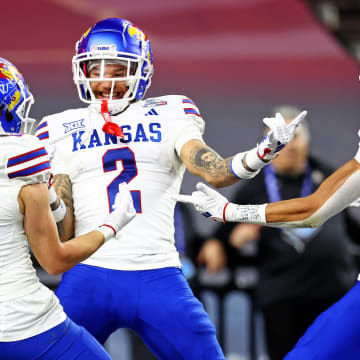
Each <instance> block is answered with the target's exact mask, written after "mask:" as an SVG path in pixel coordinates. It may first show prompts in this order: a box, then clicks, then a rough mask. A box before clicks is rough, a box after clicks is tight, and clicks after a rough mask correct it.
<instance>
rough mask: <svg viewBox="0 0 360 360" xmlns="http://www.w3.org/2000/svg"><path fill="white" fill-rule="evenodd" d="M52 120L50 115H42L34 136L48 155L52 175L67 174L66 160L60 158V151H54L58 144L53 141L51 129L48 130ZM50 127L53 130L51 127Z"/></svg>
mask: <svg viewBox="0 0 360 360" xmlns="http://www.w3.org/2000/svg"><path fill="white" fill-rule="evenodd" d="M55 120H56V119H55ZM52 121H54V119H51V117H50V116H46V117H44V118H43V119H42V120H41V121H40V123H39V125H38V127H37V128H36V130H35V136H36V137H37V138H38V139H39V140H40V142H42V143H43V146H45V149H46V150H47V152H48V154H49V156H50V160H51V168H52V173H53V174H54V175H56V174H69V168H68V161H67V160H66V159H63V158H62V155H61V152H57V151H56V147H57V145H58V144H56V143H54V135H53V131H50V128H51V126H50V124H51V122H52ZM51 129H52V130H53V128H51ZM55 142H57V141H55Z"/></svg>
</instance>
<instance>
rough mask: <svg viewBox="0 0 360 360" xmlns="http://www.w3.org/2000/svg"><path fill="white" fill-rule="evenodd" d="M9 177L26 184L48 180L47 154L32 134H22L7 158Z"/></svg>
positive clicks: (48, 160) (48, 164)
mask: <svg viewBox="0 0 360 360" xmlns="http://www.w3.org/2000/svg"><path fill="white" fill-rule="evenodd" d="M6 173H7V176H8V178H9V179H14V180H21V181H23V182H25V184H26V185H28V184H35V183H42V182H48V180H49V177H50V175H51V166H50V159H49V155H48V153H47V151H46V149H45V147H44V145H43V144H41V142H40V141H39V140H38V139H37V138H36V137H35V136H33V135H25V134H24V135H22V136H21V137H19V139H18V142H17V143H16V146H15V147H14V148H13V149H12V151H11V154H10V155H9V156H8V158H7V162H6Z"/></svg>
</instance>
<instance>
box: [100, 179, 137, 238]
mask: <svg viewBox="0 0 360 360" xmlns="http://www.w3.org/2000/svg"><path fill="white" fill-rule="evenodd" d="M113 209H114V210H113V211H112V212H111V213H110V214H109V215H108V216H107V217H106V219H105V221H104V224H103V225H101V226H99V227H98V228H97V230H99V231H101V232H102V233H103V234H104V238H105V241H108V240H110V239H111V238H113V237H115V236H116V234H117V232H118V231H119V230H121V229H122V228H123V227H124V226H125V225H126V224H128V223H129V222H130V221H131V220H132V219H134V217H135V215H136V210H135V208H134V203H133V199H132V196H131V194H130V191H129V188H128V185H127V183H126V182H123V183H121V184H120V185H119V192H118V193H117V194H116V197H115V202H114V205H113Z"/></svg>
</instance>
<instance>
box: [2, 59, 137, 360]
mask: <svg viewBox="0 0 360 360" xmlns="http://www.w3.org/2000/svg"><path fill="white" fill-rule="evenodd" d="M32 103H33V97H32V95H31V93H30V92H29V89H28V87H27V85H26V83H25V82H24V79H23V77H22V75H21V74H20V73H19V72H18V70H17V69H16V68H15V66H13V65H12V64H11V63H10V62H8V61H7V60H5V59H2V58H0V198H1V202H0V360H29V359H39V360H40V359H41V360H56V359H67V360H69V359H70V360H71V359H83V360H89V359H99V360H105V359H106V360H108V359H111V358H110V356H109V355H108V354H107V353H106V352H105V350H104V349H103V347H102V346H101V345H100V344H99V343H98V342H97V341H96V340H95V339H94V338H93V337H92V336H91V335H90V334H89V333H88V332H87V331H86V330H85V329H84V328H82V327H80V326H78V325H76V324H75V323H74V322H72V321H71V320H70V319H69V318H68V317H67V316H66V314H65V313H64V311H63V309H62V306H61V305H60V304H59V301H58V299H57V298H56V296H55V294H54V293H53V292H52V291H50V290H49V289H48V288H47V287H45V286H44V285H43V284H41V283H40V281H39V279H38V278H37V276H36V272H35V269H34V268H33V265H32V262H31V260H30V255H29V248H28V242H27V240H29V243H30V246H31V248H32V250H33V252H34V255H35V257H36V258H37V260H38V261H39V263H40V264H41V265H42V267H43V268H44V269H45V270H46V271H47V272H48V273H49V274H52V275H53V274H59V273H61V272H63V271H66V270H68V269H70V268H71V267H72V266H74V265H75V264H76V263H78V262H79V261H82V260H84V259H86V258H87V257H88V256H90V255H91V254H93V253H94V252H95V251H96V250H97V249H98V248H99V247H101V246H102V245H103V243H104V241H106V240H109V239H110V238H113V235H114V231H118V230H119V229H120V228H121V227H122V226H124V225H125V224H126V223H127V222H128V221H130V220H131V219H132V218H133V217H134V216H135V209H134V207H133V203H132V199H131V195H130V193H129V191H128V190H127V189H126V185H122V186H121V188H122V189H121V191H120V192H119V194H118V197H117V200H116V204H117V205H118V208H117V209H116V210H114V211H113V212H112V213H111V214H109V215H107V219H106V220H105V223H104V224H103V225H102V226H101V227H99V228H96V226H95V224H96V222H95V223H94V227H93V228H92V229H91V230H92V231H91V232H89V233H88V234H84V235H83V236H80V237H77V238H75V239H72V240H70V241H68V242H67V243H65V244H63V243H62V242H61V241H60V240H59V237H58V233H57V228H56V224H55V218H56V219H57V220H58V221H61V220H62V219H63V218H64V216H66V210H65V206H64V207H62V206H61V201H60V200H59V199H57V196H56V193H55V191H54V190H53V189H52V188H51V190H50V191H49V190H48V184H49V180H50V177H51V168H50V160H49V156H48V153H47V151H46V149H45V148H44V144H41V142H40V141H39V140H38V139H37V138H36V137H35V136H33V135H29V134H23V133H20V127H21V125H22V124H23V125H24V128H25V129H24V130H28V131H30V129H29V128H28V129H26V127H27V126H28V125H29V124H30V125H31V123H32V122H33V120H32V119H29V118H28V113H29V110H30V107H31V104H32ZM49 194H51V195H50V196H49ZM51 198H52V200H50V199H51ZM50 203H51V204H52V207H53V214H52V212H51V209H50V206H49V204H50ZM59 205H60V206H59ZM53 215H54V216H53ZM105 216H106V215H105ZM99 221H101V220H99ZM113 241H114V240H113Z"/></svg>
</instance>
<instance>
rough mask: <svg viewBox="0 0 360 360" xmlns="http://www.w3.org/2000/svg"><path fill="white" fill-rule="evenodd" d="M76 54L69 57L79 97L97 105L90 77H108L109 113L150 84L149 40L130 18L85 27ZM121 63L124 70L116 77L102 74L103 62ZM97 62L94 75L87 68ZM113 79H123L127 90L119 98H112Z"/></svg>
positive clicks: (142, 92) (151, 61) (123, 105)
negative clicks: (85, 29)
mask: <svg viewBox="0 0 360 360" xmlns="http://www.w3.org/2000/svg"><path fill="white" fill-rule="evenodd" d="M75 50H76V54H75V56H74V57H73V60H72V67H73V75H74V82H75V84H76V86H77V89H78V93H79V97H80V100H81V101H83V102H85V103H87V104H95V105H96V107H97V108H98V109H100V107H101V102H102V100H101V99H97V98H96V97H95V95H94V92H93V91H92V89H91V83H92V82H93V81H97V82H99V81H100V82H101V81H111V91H110V94H109V95H108V98H107V99H106V100H107V102H108V107H109V113H110V114H116V113H119V112H120V111H122V110H123V109H125V108H126V107H127V106H128V104H129V103H130V102H132V101H136V100H141V99H142V98H143V97H144V95H145V93H146V91H147V89H148V88H149V87H150V84H151V76H152V74H153V58H152V52H151V47H150V42H149V40H148V39H147V37H146V35H145V34H144V33H143V32H142V31H141V30H140V29H139V28H138V27H136V26H135V25H133V24H132V23H131V22H130V21H127V20H123V19H119V18H111V19H105V20H102V21H100V22H98V23H97V24H95V25H94V26H93V27H91V28H90V29H88V30H87V31H86V32H85V33H84V34H83V36H82V37H81V39H80V40H79V41H78V42H77V43H76V47H75ZM118 63H119V64H121V65H123V66H124V68H125V71H124V72H123V73H122V74H119V75H116V77H110V78H109V77H105V71H104V69H105V67H106V65H107V64H118ZM93 66H97V68H98V74H97V76H96V77H95V78H94V77H90V75H89V72H90V70H91V68H92V67H93ZM116 81H125V82H126V86H127V88H128V90H127V91H126V93H125V94H124V95H123V96H122V98H121V99H119V98H114V97H115V96H113V94H114V88H115V82H116Z"/></svg>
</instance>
